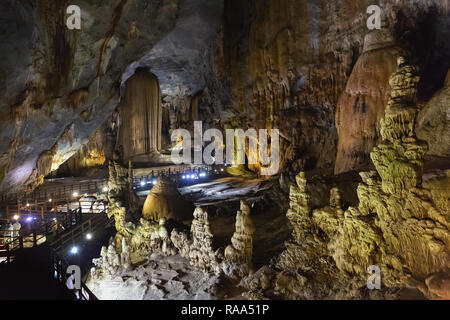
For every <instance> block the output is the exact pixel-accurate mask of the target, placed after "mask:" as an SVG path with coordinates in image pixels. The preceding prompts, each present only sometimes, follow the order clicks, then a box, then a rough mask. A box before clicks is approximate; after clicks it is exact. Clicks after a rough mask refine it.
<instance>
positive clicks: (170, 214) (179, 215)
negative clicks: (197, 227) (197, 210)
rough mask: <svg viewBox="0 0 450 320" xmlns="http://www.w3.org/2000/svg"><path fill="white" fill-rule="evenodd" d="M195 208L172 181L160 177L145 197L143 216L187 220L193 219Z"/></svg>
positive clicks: (152, 218)
mask: <svg viewBox="0 0 450 320" xmlns="http://www.w3.org/2000/svg"><path fill="white" fill-rule="evenodd" d="M193 210H194V207H193V205H192V204H191V203H190V202H189V201H187V200H185V199H184V198H183V196H182V195H181V194H180V192H179V191H178V189H177V187H176V185H175V184H174V183H173V182H172V181H170V180H169V179H168V178H164V177H159V178H158V179H157V181H156V184H155V185H154V186H153V188H152V189H151V190H150V192H149V194H148V195H147V198H146V199H145V202H144V207H143V208H142V216H143V217H144V218H145V219H147V220H153V221H159V219H161V218H164V219H174V220H178V221H185V220H190V219H192V211H193Z"/></svg>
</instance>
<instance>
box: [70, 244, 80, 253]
mask: <svg viewBox="0 0 450 320" xmlns="http://www.w3.org/2000/svg"><path fill="white" fill-rule="evenodd" d="M70 253H72V254H77V253H78V247H76V246H73V247H72V248H71V249H70Z"/></svg>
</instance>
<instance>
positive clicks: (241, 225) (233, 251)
mask: <svg viewBox="0 0 450 320" xmlns="http://www.w3.org/2000/svg"><path fill="white" fill-rule="evenodd" d="M254 232H255V228H254V226H253V222H252V220H251V218H250V207H249V206H248V204H247V203H246V202H245V201H241V208H240V210H238V212H237V214H236V231H235V232H234V234H233V237H232V238H231V245H229V246H227V247H226V248H225V261H226V262H228V263H231V264H235V265H237V266H238V269H239V272H238V273H239V274H241V275H244V274H246V273H248V272H249V271H250V270H251V268H252V251H253V234H254Z"/></svg>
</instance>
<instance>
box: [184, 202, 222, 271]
mask: <svg viewBox="0 0 450 320" xmlns="http://www.w3.org/2000/svg"><path fill="white" fill-rule="evenodd" d="M191 235H192V244H191V246H190V248H189V263H190V264H191V265H192V266H194V267H196V268H198V269H200V270H202V271H209V272H213V273H219V272H220V269H219V259H218V256H217V254H216V252H215V251H214V247H213V234H212V232H211V227H210V224H209V218H208V212H207V211H206V210H205V209H203V208H200V207H197V208H196V209H195V210H194V220H193V221H192V225H191Z"/></svg>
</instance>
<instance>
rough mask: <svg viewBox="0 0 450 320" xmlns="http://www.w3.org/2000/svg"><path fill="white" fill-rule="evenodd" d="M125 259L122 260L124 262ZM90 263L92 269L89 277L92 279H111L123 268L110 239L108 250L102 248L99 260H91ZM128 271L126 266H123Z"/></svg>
mask: <svg viewBox="0 0 450 320" xmlns="http://www.w3.org/2000/svg"><path fill="white" fill-rule="evenodd" d="M125 260H126V259H124V261H125ZM92 263H93V264H94V267H92V268H91V276H92V277H93V278H94V279H101V278H105V277H106V278H111V277H113V276H114V275H116V274H117V273H118V272H119V271H120V270H122V269H121V267H122V266H123V265H122V264H121V258H120V254H118V253H117V251H116V246H115V244H114V241H113V240H112V239H111V241H110V244H109V246H108V248H106V247H105V246H103V247H102V250H101V253H100V258H98V259H93V260H92ZM124 267H125V269H128V267H129V266H128V265H125V266H124Z"/></svg>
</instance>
